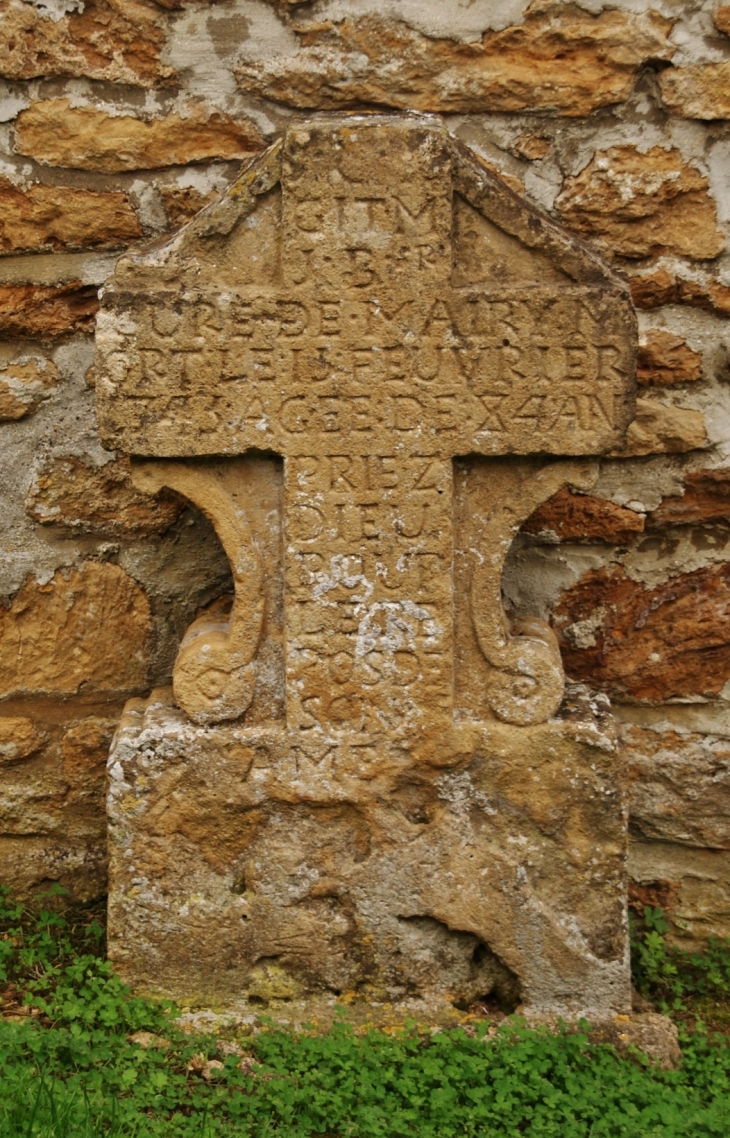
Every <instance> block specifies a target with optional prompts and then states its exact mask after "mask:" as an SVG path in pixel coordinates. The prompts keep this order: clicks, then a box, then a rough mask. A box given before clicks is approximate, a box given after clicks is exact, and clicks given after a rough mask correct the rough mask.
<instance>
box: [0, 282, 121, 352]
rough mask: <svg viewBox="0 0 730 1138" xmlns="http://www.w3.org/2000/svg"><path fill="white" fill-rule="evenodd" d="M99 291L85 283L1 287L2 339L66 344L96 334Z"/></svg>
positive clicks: (0, 327) (9, 285)
mask: <svg viewBox="0 0 730 1138" xmlns="http://www.w3.org/2000/svg"><path fill="white" fill-rule="evenodd" d="M98 308H99V298H98V296H97V290H96V288H94V286H93V285H84V284H82V283H81V281H68V282H66V283H65V284H58V285H41V284H0V336H3V337H5V338H7V339H28V340H62V339H65V338H66V337H68V336H72V335H73V334H74V333H77V332H93V330H94V317H95V316H96V313H97V310H98Z"/></svg>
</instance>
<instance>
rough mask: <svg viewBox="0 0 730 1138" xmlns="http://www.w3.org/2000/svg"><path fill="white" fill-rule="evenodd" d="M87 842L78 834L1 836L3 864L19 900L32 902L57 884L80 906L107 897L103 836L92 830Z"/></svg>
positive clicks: (1, 862)
mask: <svg viewBox="0 0 730 1138" xmlns="http://www.w3.org/2000/svg"><path fill="white" fill-rule="evenodd" d="M84 837H85V838H86V841H84V840H82V839H81V835H80V834H79V833H78V832H77V831H75V832H74V833H73V834H71V835H68V836H67V835H64V834H63V833H58V832H56V833H54V834H52V835H49V834H47V833H41V834H7V833H5V834H2V835H0V864H2V867H3V876H4V877H5V880H6V881H12V883H13V892H14V894H15V896H16V897H21V898H27V899H29V900H32V899H33V898H34V897H37V896H38V894H39V893H41V892H42V891H43V890H45V889H47V888H48V882H49V881H57V882H58V883H59V884H60V885H62V886H63V887H64V888H67V889H69V890H70V891H71V893H72V896H73V899H74V900H75V901H78V902H80V903H83V902H85V901H91V900H96V899H98V898H100V897H103V896H104V893H105V890H106V881H107V859H106V849H105V845H104V840H103V832H102V833H100V832H99V826H98V824H97V826H96V828H95V830H89V832H87V834H86V835H84Z"/></svg>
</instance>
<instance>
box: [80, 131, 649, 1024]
mask: <svg viewBox="0 0 730 1138" xmlns="http://www.w3.org/2000/svg"><path fill="white" fill-rule="evenodd" d="M211 238H212V240H211ZM98 347H99V351H98V355H97V385H96V394H97V407H98V412H99V420H100V424H101V431H102V438H103V439H104V440H105V442H106V443H107V444H110V443H111V442H112V440H115V441H114V445H115V447H117V446H119V448H120V449H121V450H122V451H123V452H126V453H131V454H134V455H136V456H138V457H136V458H135V460H134V462H133V467H132V469H133V477H134V482H135V485H136V486H137V487H138V488H140V489H142V490H146V491H148V492H154V491H156V490H158V489H159V488H160V487H162V486H171V487H173V488H174V489H176V490H177V491H178V492H180V493H182V494H184V495H185V496H186V497H187V498H189V499H190V500H192V501H193V502H195V503H196V504H197V505H198V506H199V507H200V508H201V509H202V510H203V511H204V512H205V513H206V514H207V516H208V517H209V518H210V520H211V521H212V522H213V524H214V526H215V528H216V531H217V533H218V536H219V537H220V539H221V542H222V545H223V547H224V549H225V551H226V554H227V557H228V559H229V561H230V564H231V569H232V575H233V583H234V590H235V591H234V596H233V600H232V605H231V608H230V610H229V611H228V610H225V609H222V608H217V609H216V610H215V611H213V612H208V613H205V614H203V615H202V616H201V617H200V618H199V619H198V620H196V622H195V623H194V624H193V625H192V627H191V628H190V629H189V630H188V632H187V633H186V635H185V637H184V639H183V642H182V645H181V648H180V652H179V654H178V658H177V660H176V663H175V667H174V671H173V691H172V693H169V692H168V693H160V694H159V695H158V696H155V697H153V699H152V701H151V703H148V704H142V703H140V702H139V701H137V702H135V703H133V704H132V705H130V706H129V708H128V717H127V721H126V727H125V730H124V731H123V732H122V733H121V734H120V735H119V736H118V737H117V742H116V743H115V747H114V752H113V755H112V756H111V759H110V763H111V771H112V778H113V780H114V783H113V785H114V790H113V793H112V797H111V799H110V820H111V823H112V848H113V851H114V853H113V865H112V888H111V896H112V900H111V908H110V934H111V939H110V945H111V951H112V954H113V955H114V957H115V959H116V960H117V962H118V964H119V966H120V967H121V968H122V970H123V971H124V973H125V974H126V975H127V976H129V977H130V978H131V979H133V980H134V981H136V983H137V984H138V985H139V986H143V987H151V986H156V987H157V988H158V990H159V989H160V987H161V986H162V987H166V990H168V991H170V992H173V991H174V992H175V993H176V994H177V995H178V997H179V998H182V999H183V1000H184V1002H191V1001H192V1002H199V1001H202V1002H206V1001H215V1002H218V1003H220V1002H226V1001H229V1002H230V1001H236V1000H242V999H246V998H248V997H251V998H255V999H258V1000H266V1001H268V1000H276V999H284V998H286V999H296V998H299V997H301V998H303V999H306V998H307V997H308V996H310V995H312V994H319V995H320V996H321V994H322V993H327V992H330V993H332V992H334V991H342V990H345V989H347V990H350V991H354V992H355V993H356V995H357V998H360V999H368V998H370V999H374V998H378V999H381V998H385V997H387V998H398V999H403V1000H406V1001H409V1000H410V1001H411V1002H413V1001H416V1002H418V1001H422V1002H423V1001H425V1002H426V1003H428V1002H429V1001H431V1000H433V999H438V1000H440V1001H441V1002H444V1001H445V1002H446V1003H447V1004H448V1003H452V1004H453V1003H457V1004H461V1003H467V1004H468V1002H469V1001H470V1000H472V999H474V998H475V996H476V994H478V992H479V991H482V993H486V992H488V991H493V990H496V991H498V992H500V993H501V994H502V995H503V997H504V998H505V999H506V1000H509V1001H511V1002H512V1003H514V1002H516V1001H517V1000H519V999H522V1000H523V1001H524V1002H525V1004H526V1005H527V1006H529V1007H530V1008H531V1009H532V1010H533V1011H534V1010H535V1009H537V1010H543V1011H552V1012H555V1011H556V1010H558V1009H562V1010H563V1011H566V1010H570V1009H572V1011H573V1012H574V1013H578V1014H580V1011H581V1010H588V1009H592V1010H593V1011H594V1012H596V1013H597V1014H606V1013H607V1012H609V1011H618V1010H621V1008H622V1007H626V1006H627V1004H628V999H629V993H628V978H627V954H626V926H625V920H624V911H623V881H624V878H623V842H624V839H625V822H624V815H623V813H622V805H621V802H622V793H623V783H622V766H621V760H620V756H619V753H618V752H617V751H616V749H615V741H614V738H613V734H612V727H611V720H610V717H607V716H606V714H605V710H606V709H605V707H602V706H601V705H600V704H599V703H596V704H595V705H591V704H590V701H588V700H587V698H583V697H581V699H582V702H581V699H579V698H577V697H575V698H574V699H572V702H569V703H568V704H567V705H563V694H564V688H563V675H562V668H561V664H560V658H559V653H558V650H557V645H556V642H555V638H554V635H553V634H552V633H551V631H550V629H549V628H548V627H547V626H546V625H545V623H544V622H542V621H539V620H537V619H532V620H524V621H522V622H521V623H520V624H519V625H515V627H514V628H511V627H510V625H509V622H508V620H507V617H506V614H505V612H504V609H503V606H502V599H501V576H502V566H503V562H504V557H505V555H506V553H507V550H508V548H509V545H510V543H511V540H512V538H513V537H514V535H515V534H516V532H517V530H518V528H519V526H520V524H521V522H522V521H523V520H524V519H525V518H526V517H527V516H528V515H529V514H530V513H532V512H533V510H534V509H535V508H536V507H537V506H538V505H539V504H540V503H541V502H543V501H545V499H547V498H549V497H550V496H551V495H552V494H554V493H555V492H556V491H557V490H559V489H560V488H561V487H562V486H565V485H571V486H574V487H577V488H582V489H586V488H588V487H589V486H590V485H591V484H592V483H593V481H594V480H595V477H596V473H597V472H596V465H595V464H594V463H593V462H591V461H587V460H584V461H580V460H579V459H576V458H573V459H571V460H568V461H554V460H551V459H549V458H546V456H545V452H546V451H547V452H549V453H550V454H560V453H561V451H562V452H567V453H569V454H572V455H580V454H595V453H601V452H602V451H605V450H606V449H607V448H608V447H610V446H612V445H615V442H616V441H618V439H619V438H620V437H621V434H622V432H623V430H624V428H625V426H626V423H627V421H628V419H629V417H630V414H631V410H632V395H633V375H632V372H633V366H634V349H635V328H634V324H633V319H632V313H631V310H630V308H629V307H628V305H627V303H626V291H625V288H624V286H623V285H622V284H621V283H620V282H619V281H618V280H617V279H615V278H614V277H613V276H612V274H611V273H610V271H609V270H608V269H607V268H606V267H605V266H604V265H603V264H602V263H601V262H600V261H598V260H597V259H596V258H595V257H594V256H593V255H592V254H590V253H589V251H588V250H587V249H586V248H585V247H583V246H582V245H580V243H578V242H573V241H572V240H571V239H570V238H568V236H567V234H566V233H565V232H564V231H562V230H560V229H559V228H558V227H557V226H555V225H554V224H553V223H552V222H550V221H549V220H548V219H547V218H546V217H545V216H544V215H542V214H539V213H538V212H537V211H535V210H534V209H532V208H531V207H530V206H529V205H528V204H527V203H526V202H525V201H524V200H523V199H520V198H519V197H518V196H517V195H515V194H513V193H512V192H511V191H510V190H509V189H508V188H507V187H506V186H505V185H504V184H503V183H502V182H501V181H500V180H499V179H498V178H496V177H495V175H494V174H493V173H492V172H490V171H489V170H487V169H485V168H484V166H483V165H482V164H481V163H480V162H479V161H477V160H476V159H475V158H474V157H473V156H472V155H471V154H470V153H469V152H468V151H466V150H465V149H464V148H462V147H460V146H458V145H457V144H455V143H454V142H453V141H452V140H451V139H450V138H449V137H448V135H447V134H446V132H445V131H444V130H443V128H441V127H440V126H439V125H438V124H437V123H435V122H434V121H433V120H431V119H428V120H417V119H404V120H393V119H387V118H380V117H370V116H368V117H364V116H363V117H359V118H356V117H347V118H342V119H324V120H322V121H319V122H313V123H309V124H306V125H300V126H296V127H293V128H291V129H290V130H289V131H288V132H287V134H286V136H285V138H284V140H283V142H282V143H281V144H277V145H276V146H275V147H273V148H272V149H271V150H270V151H269V152H268V153H267V154H266V155H265V156H263V157H262V158H261V159H260V160H259V161H258V162H255V163H254V164H253V165H252V166H250V167H249V168H248V169H247V170H246V172H245V173H244V174H243V176H242V177H241V178H240V179H239V180H238V182H237V183H235V184H234V185H233V186H232V187H231V188H230V190H229V191H228V193H227V194H225V195H224V196H223V198H222V199H221V200H220V201H219V202H217V203H215V204H214V205H212V206H210V207H209V208H207V209H206V210H204V211H203V213H202V214H201V215H200V217H199V218H197V219H195V220H193V221H192V222H191V223H190V224H189V225H188V226H186V227H185V228H184V229H183V230H182V231H181V232H180V233H179V234H177V235H176V236H175V237H173V238H171V239H169V240H168V241H167V242H166V243H165V244H164V245H163V244H157V245H156V246H154V247H152V248H151V249H150V250H149V251H148V252H142V253H140V254H133V255H129V256H127V257H125V258H122V259H121V260H120V262H119V263H118V266H117V270H116V273H115V278H114V281H113V282H110V284H109V286H108V287H107V288H106V289H105V293H104V312H103V315H102V316H101V317H100V321H99V334H98ZM262 451H268V452H269V455H268V456H267V455H265V454H262V453H261V452H262ZM271 452H273V455H280V456H282V457H283V460H284V461H283V463H281V462H280V460H278V459H277V458H275V457H273V456H272V455H271ZM475 452H476V453H475ZM464 454H467V455H471V457H470V458H468V459H463V458H460V457H459V456H461V455H464ZM223 456H228V457H223ZM505 456H508V457H505ZM454 677H456V684H455V683H454ZM262 692H263V693H266V695H265V698H262V697H261V693H262ZM277 693H278V697H279V698H278V701H277V699H276V698H275V697H276V694H277ZM173 701H174V702H173ZM174 704H176V705H177V708H176V707H175V706H174ZM178 709H179V710H178ZM559 709H562V711H561V714H562V716H563V717H562V718H556V713H557V712H558V711H559ZM191 720H192V723H193V724H194V725H195V726H193V725H191V722H190V721H191ZM142 740H147V742H146V743H144V748H145V750H144V757H143V750H142V747H143V743H142ZM163 756H164V757H163ZM143 767H144V774H143ZM193 785H195V787H196V791H195V794H194V798H191V797H190V795H191V793H192V788H193ZM173 787H174V789H173ZM130 793H131V797H130ZM132 801H134V802H136V804H137V805H136V806H135V807H134V809H133V810H130V809H129V806H130V804H131V802H132ZM493 803H494V805H493ZM163 804H164V805H163ZM386 804H387V808H386ZM394 804H397V807H395V806H394ZM504 804H506V806H504ZM598 804H600V807H599V805H598ZM503 807H504V808H503ZM510 833H512V834H513V835H514V836H513V838H512V839H510V840H508V834H510ZM589 834H590V839H588V837H587V835H589ZM510 841H512V842H513V843H514V849H515V850H519V851H522V848H523V845H524V844H525V843H529V846H530V849H531V851H534V852H531V855H530V861H531V866H530V868H529V869H526V870H525V873H526V877H525V881H524V889H523V890H522V894H521V896H522V899H521V900H520V901H519V902H518V903H517V905H516V906H515V896H516V895H515V893H514V890H513V886H512V884H511V883H512V882H513V881H515V880H516V878H515V873H517V874H518V876H519V871H517V869H516V864H517V862H514V863H513V859H512V852H511V851H512V848H513V847H512V846H511V845H510ZM505 851H506V852H505ZM522 857H523V855H522V853H521V852H520V854H519V856H518V859H517V860H519V861H520V864H522V860H520V859H522ZM474 859H475V860H474ZM467 863H469V864H470V865H471V866H472V868H471V869H470V870H468V871H467ZM305 864H306V865H307V866H308V867H309V868H308V870H307V873H306V875H305V877H306V880H305V879H304V878H302V880H301V883H300V884H299V885H297V884H295V882H296V881H299V878H300V876H301V874H300V871H301V866H302V865H305ZM133 866H134V874H135V880H136V881H139V880H140V878H141V877H142V878H144V879H146V880H147V881H148V882H150V886H149V888H147V887H145V889H144V890H141V891H140V890H139V889H137V888H136V887H132V878H131V876H130V874H131V873H132V867H133ZM477 866H481V867H483V868H484V870H485V871H486V872H479V871H475V870H476V867H477ZM447 867H448V868H447ZM589 867H590V868H589ZM598 879H600V880H601V883H602V884H601V889H600V891H599V890H597V889H596V888H595V882H596V880H598ZM447 880H448V881H449V882H450V883H451V884H449V885H448V886H447V885H446V882H447ZM455 882H458V887H454V884H455ZM520 888H521V889H522V887H520ZM163 896H164V897H165V901H164V908H163V907H162V898H163ZM195 898H197V900H195ZM213 914H215V917H214V919H212V920H210V919H209V917H208V915H210V916H211V917H212V916H213ZM242 918H243V919H242ZM285 942H286V943H285ZM536 943H539V944H540V945H541V948H540V951H539V953H536V952H535V951H534V950H533V948H532V947H528V946H533V945H535V944H536ZM291 944H295V945H296V948H295V950H294V951H291V949H290V948H289V947H287V945H291ZM163 956H164V958H165V962H166V963H165V967H164V968H161V967H160V963H161V961H162V958H163ZM196 962H197V963H196ZM203 962H205V964H204V967H201V965H202V964H203ZM567 977H570V981H569V982H568V981H567Z"/></svg>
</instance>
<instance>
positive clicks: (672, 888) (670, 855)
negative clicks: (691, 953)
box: [629, 840, 730, 948]
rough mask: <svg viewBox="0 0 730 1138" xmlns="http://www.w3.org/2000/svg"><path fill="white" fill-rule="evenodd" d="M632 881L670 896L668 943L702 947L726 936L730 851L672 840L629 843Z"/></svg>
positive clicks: (729, 925) (729, 923)
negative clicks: (671, 901) (673, 941)
mask: <svg viewBox="0 0 730 1138" xmlns="http://www.w3.org/2000/svg"><path fill="white" fill-rule="evenodd" d="M629 868H630V872H631V877H632V878H633V880H634V881H635V882H636V884H637V885H638V886H639V887H644V888H645V889H646V891H647V893H648V894H649V895H651V894H652V893H654V894H658V895H659V896H661V895H662V894H664V895H667V894H672V895H673V896H674V903H673V905H672V906H671V908H670V909H669V910H668V917H669V929H670V934H671V935H672V939H674V940H675V941H679V942H680V943H682V946H683V947H685V948H695V947H696V948H701V947H703V946H704V945H705V944H706V942H707V939H708V937H709V936H719V937H726V936H730V885H728V882H730V853H728V852H727V850H700V849H697V848H696V847H694V846H693V847H688V846H682V845H678V844H676V843H672V842H658V841H652V842H644V841H638V840H637V841H634V842H632V843H631V847H630V853H629Z"/></svg>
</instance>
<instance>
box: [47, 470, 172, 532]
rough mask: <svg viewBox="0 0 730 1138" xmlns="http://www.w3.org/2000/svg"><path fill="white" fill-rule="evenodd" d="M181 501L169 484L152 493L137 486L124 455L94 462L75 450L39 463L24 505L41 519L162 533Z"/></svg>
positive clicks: (85, 528) (83, 527) (90, 528)
mask: <svg viewBox="0 0 730 1138" xmlns="http://www.w3.org/2000/svg"><path fill="white" fill-rule="evenodd" d="M184 507H185V503H184V502H183V501H182V500H181V499H180V498H179V497H178V496H177V495H176V494H173V493H171V492H170V491H169V490H166V491H163V492H162V493H161V494H158V495H156V496H155V497H152V496H151V495H148V494H144V493H141V492H140V491H139V490H137V489H135V487H134V486H133V485H132V479H131V471H130V465H129V459H128V458H120V459H117V460H114V461H110V462H106V463H104V465H103V466H95V465H94V464H93V463H90V462H83V461H82V460H81V459H80V458H76V457H75V456H73V455H69V456H67V457H61V458H54V459H52V460H51V461H49V462H48V463H46V464H45V465H44V466H42V467H41V468H40V470H39V471H38V473H37V474H36V476H35V478H34V480H33V483H32V485H31V487H30V490H29V492H28V497H27V498H26V505H25V508H26V510H27V511H28V513H29V514H30V516H31V517H32V518H34V519H35V521H37V522H41V523H42V524H44V525H63V526H68V527H70V528H71V529H74V530H76V531H79V532H82V533H88V532H91V533H107V534H110V535H114V536H117V535H122V534H151V533H163V532H164V531H165V530H166V529H168V528H169V527H170V526H171V525H172V523H173V522H174V521H175V520H176V519H177V518H178V517H179V516H180V514H181V513H182V511H183V509H184Z"/></svg>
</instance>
